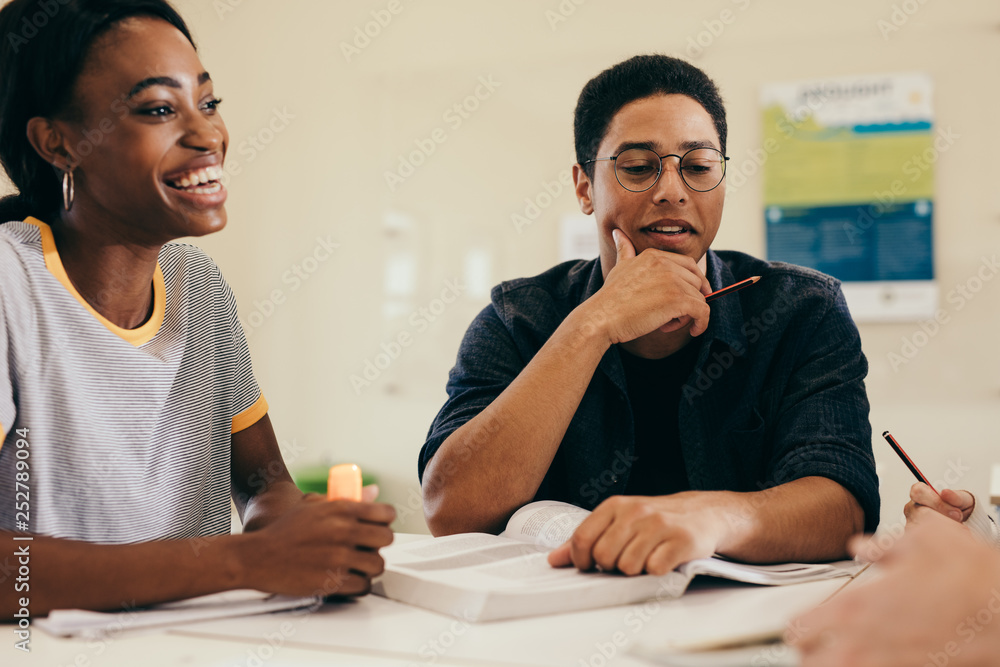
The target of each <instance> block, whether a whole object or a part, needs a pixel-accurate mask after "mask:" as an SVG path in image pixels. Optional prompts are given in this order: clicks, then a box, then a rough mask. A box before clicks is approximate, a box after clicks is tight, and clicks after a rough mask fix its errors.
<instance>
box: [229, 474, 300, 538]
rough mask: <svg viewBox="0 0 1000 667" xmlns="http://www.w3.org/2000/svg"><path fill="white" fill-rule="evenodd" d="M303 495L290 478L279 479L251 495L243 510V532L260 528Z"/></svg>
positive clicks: (288, 508)
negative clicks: (263, 489) (260, 491)
mask: <svg viewBox="0 0 1000 667" xmlns="http://www.w3.org/2000/svg"><path fill="white" fill-rule="evenodd" d="M304 496H305V494H304V493H302V491H300V490H299V488H298V487H297V486H295V483H294V482H292V481H291V480H281V481H278V482H275V483H273V484H271V485H270V486H268V487H267V489H266V490H265V491H263V492H262V493H259V494H257V495H255V496H251V497H250V498H248V499H247V501H246V506H245V509H244V510H243V515H242V517H241V518H242V521H243V532H245V533H249V532H252V531H255V530H260V529H261V528H263V527H264V526H266V525H268V524H270V523H271V522H272V521H274V520H275V519H277V518H278V517H280V516H281V515H282V514H284V513H285V512H287V511H288V510H290V509H291V508H292V507H293V506H294V505H295V504H296V503H298V502H300V501H301V500H302V498H303V497H304Z"/></svg>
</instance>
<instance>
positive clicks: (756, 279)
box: [750, 276, 760, 282]
mask: <svg viewBox="0 0 1000 667" xmlns="http://www.w3.org/2000/svg"><path fill="white" fill-rule="evenodd" d="M750 280H752V281H754V282H757V281H758V280H760V276H753V277H752V278H751V279H750Z"/></svg>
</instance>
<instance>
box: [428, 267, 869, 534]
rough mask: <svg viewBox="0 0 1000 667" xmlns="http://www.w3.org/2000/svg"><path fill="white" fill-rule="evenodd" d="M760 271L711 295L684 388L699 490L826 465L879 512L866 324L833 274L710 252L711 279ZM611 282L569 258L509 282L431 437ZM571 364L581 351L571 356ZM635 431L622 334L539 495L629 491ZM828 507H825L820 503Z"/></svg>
mask: <svg viewBox="0 0 1000 667" xmlns="http://www.w3.org/2000/svg"><path fill="white" fill-rule="evenodd" d="M755 275H759V276H762V277H763V279H762V280H761V281H760V282H758V283H757V284H756V285H753V286H751V287H748V288H746V289H743V290H741V291H739V292H736V293H734V294H730V295H727V296H724V297H721V298H720V299H718V300H716V301H713V302H712V313H711V319H710V321H709V326H708V330H707V331H706V332H705V333H704V334H702V335H701V336H699V337H698V338H696V339H695V340H694V341H692V343H691V344H692V345H697V346H698V357H697V361H696V363H695V367H694V370H693V371H692V373H691V375H690V376H689V377H688V378H687V381H686V382H685V384H684V386H683V387H682V391H681V399H680V406H679V434H680V445H681V451H682V452H683V459H684V465H685V468H686V471H687V477H688V481H689V483H690V485H691V489H694V490H729V491H758V490H761V489H765V488H769V487H772V486H776V485H778V484H784V483H786V482H790V481H792V480H795V479H799V478H802V477H809V476H821V477H827V478H829V479H832V480H834V481H836V482H838V483H839V484H841V485H842V486H844V487H845V488H846V489H847V490H848V491H850V492H851V493H852V494H854V497H855V498H857V500H858V502H859V503H860V505H861V507H862V509H863V510H864V513H865V530H866V531H873V530H874V529H875V528H876V527H877V525H878V518H879V494H878V478H877V477H876V475H875V461H874V458H873V456H872V448H871V427H870V425H869V423H868V398H867V396H866V394H865V386H864V378H865V375H866V374H867V372H868V362H867V360H866V359H865V356H864V354H863V353H862V352H861V339H860V337H859V335H858V329H857V327H856V326H855V324H854V321H853V320H852V319H851V316H850V313H849V312H848V310H847V304H846V303H845V301H844V296H843V293H842V292H841V290H840V283H839V282H838V281H837V280H836V279H834V278H831V277H830V276H827V275H824V274H822V273H819V272H817V271H813V270H811V269H806V268H803V267H799V266H794V265H791V264H784V263H781V262H765V261H762V260H759V259H756V258H754V257H751V256H749V255H746V254H744V253H739V252H731V251H720V252H713V251H709V252H708V271H707V277H708V280H709V282H710V283H711V286H712V289H713V290H715V289H719V288H721V287H724V286H726V285H730V284H732V283H734V282H736V281H738V280H742V279H744V278H748V277H750V276H755ZM603 284H604V278H603V275H602V273H601V264H600V260H591V261H577V262H567V263H564V264H560V265H558V266H556V267H554V268H552V269H550V270H549V271H546V272H545V273H543V274H541V275H539V276H535V277H534V278H522V279H519V280H512V281H509V282H505V283H502V284H500V285H498V286H497V287H495V288H494V289H493V293H492V303H491V304H490V305H488V306H487V307H486V308H485V309H483V311H482V312H481V313H479V315H478V316H477V317H476V319H475V320H474V321H473V322H472V324H471V325H470V326H469V329H468V331H467V332H466V334H465V338H464V340H463V341H462V345H461V348H460V349H459V352H458V360H457V362H456V364H455V367H454V368H453V369H452V370H451V373H450V374H449V377H448V387H447V390H448V400H447V402H446V403H445V404H444V407H442V408H441V411H440V412H439V413H438V415H437V417H436V418H435V419H434V423H433V424H432V425H431V428H430V432H429V433H428V435H427V442H425V443H424V446H423V448H422V449H421V451H420V459H419V463H418V469H419V474H420V476H421V479H422V478H423V473H424V468H425V466H426V465H427V462H428V461H429V460H430V458H431V457H432V456H434V453H435V452H436V451H437V449H438V447H439V446H440V445H441V443H442V442H444V440H445V439H446V438H447V437H448V436H449V435H451V434H452V433H453V432H454V431H455V430H456V429H457V428H459V427H460V426H461V425H462V424H464V423H465V422H467V421H469V420H470V419H472V418H473V417H475V416H476V415H478V414H479V413H480V412H481V411H482V410H483V409H484V408H486V407H487V406H488V405H489V404H490V403H491V402H492V401H493V400H494V399H495V398H496V397H497V396H499V395H500V393H501V392H502V391H503V390H504V389H506V388H507V387H508V386H509V385H510V383H511V382H513V380H514V378H516V377H517V375H518V374H519V373H520V372H521V370H522V369H524V367H525V366H527V364H528V362H529V361H530V360H531V358H532V357H533V356H534V355H535V353H537V352H538V350H539V349H541V347H542V345H544V344H545V341H546V340H548V338H549V336H551V335H552V333H553V332H555V330H556V329H557V328H558V327H559V325H560V324H561V323H562V321H563V320H564V319H565V318H566V316H567V315H569V313H570V312H571V311H572V310H573V309H574V308H576V307H577V306H578V305H580V304H581V303H583V301H585V300H586V299H588V298H589V297H591V296H592V295H593V294H594V293H596V292H597V290H599V289H600V288H601V286H602V285H603ZM566 363H567V364H571V363H573V359H567V360H566ZM634 448H635V436H634V428H633V417H632V408H631V406H630V404H629V399H628V391H627V387H626V382H625V373H624V371H623V368H622V362H621V358H620V356H619V351H618V348H617V346H612V347H611V348H610V349H609V350H608V351H607V353H606V354H605V355H604V357H603V359H601V362H600V364H599V365H598V368H597V370H596V371H595V373H594V376H593V378H592V379H591V381H590V385H589V386H588V388H587V391H586V393H585V394H584V396H583V399H582V400H581V401H580V406H579V407H578V408H577V411H576V414H575V415H574V417H573V419H572V421H571V422H570V425H569V428H568V429H567V431H566V435H565V437H564V438H563V441H562V443H561V444H560V446H559V450H558V452H557V453H556V455H555V458H554V460H553V461H552V465H551V467H550V468H549V471H548V473H547V474H546V476H545V479H544V481H543V482H542V484H541V486H540V487H539V489H538V492H537V494H536V497H535V499H536V500H542V499H552V500H562V501H565V502H568V503H572V504H574V505H579V506H581V507H586V508H593V507H596V506H597V505H598V504H599V503H600V502H601V501H603V500H604V499H606V498H608V497H609V496H612V495H617V494H621V493H623V492H624V491H625V488H626V485H627V483H628V478H629V471H630V469H631V465H632V461H633V456H632V455H633V452H634ZM816 520H818V521H821V520H822V517H816Z"/></svg>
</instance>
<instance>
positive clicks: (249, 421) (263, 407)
mask: <svg viewBox="0 0 1000 667" xmlns="http://www.w3.org/2000/svg"><path fill="white" fill-rule="evenodd" d="M266 414H267V401H266V400H264V394H261V395H260V398H258V399H257V402H256V403H254V404H253V405H251V406H250V407H249V408H247V409H246V410H244V411H243V412H241V413H240V414H238V415H236V416H235V417H233V431H232V432H233V433H239V432H240V431H242V430H243V429H247V428H250V427H251V426H253V425H254V424H256V423H257V422H258V421H260V420H261V418H262V417H263V416H264V415H266Z"/></svg>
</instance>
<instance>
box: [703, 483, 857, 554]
mask: <svg viewBox="0 0 1000 667" xmlns="http://www.w3.org/2000/svg"><path fill="white" fill-rule="evenodd" d="M711 497H712V501H711V503H710V505H711V507H712V514H713V516H714V518H715V521H716V522H717V524H716V525H717V526H719V527H720V534H721V535H722V539H721V540H720V542H719V546H718V548H717V549H716V551H717V552H718V553H720V554H722V555H724V556H728V557H730V558H735V559H737V560H742V561H747V562H755V563H768V562H782V561H822V560H836V559H840V558H846V557H847V542H848V540H849V539H850V537H851V536H852V535H855V534H857V533H860V532H861V531H862V530H863V529H864V511H863V510H862V509H861V506H860V505H859V504H858V501H857V500H856V499H855V498H854V496H853V495H852V494H851V493H850V492H849V491H848V490H847V489H845V488H844V487H843V486H841V485H840V484H838V483H837V482H834V481H833V480H830V479H827V478H825V477H805V478H802V479H797V480H794V481H792V482H788V483H787V484H782V485H780V486H776V487H773V488H770V489H765V490H763V491H756V492H752V493H731V492H717V493H716V492H713V493H712V496H711Z"/></svg>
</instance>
